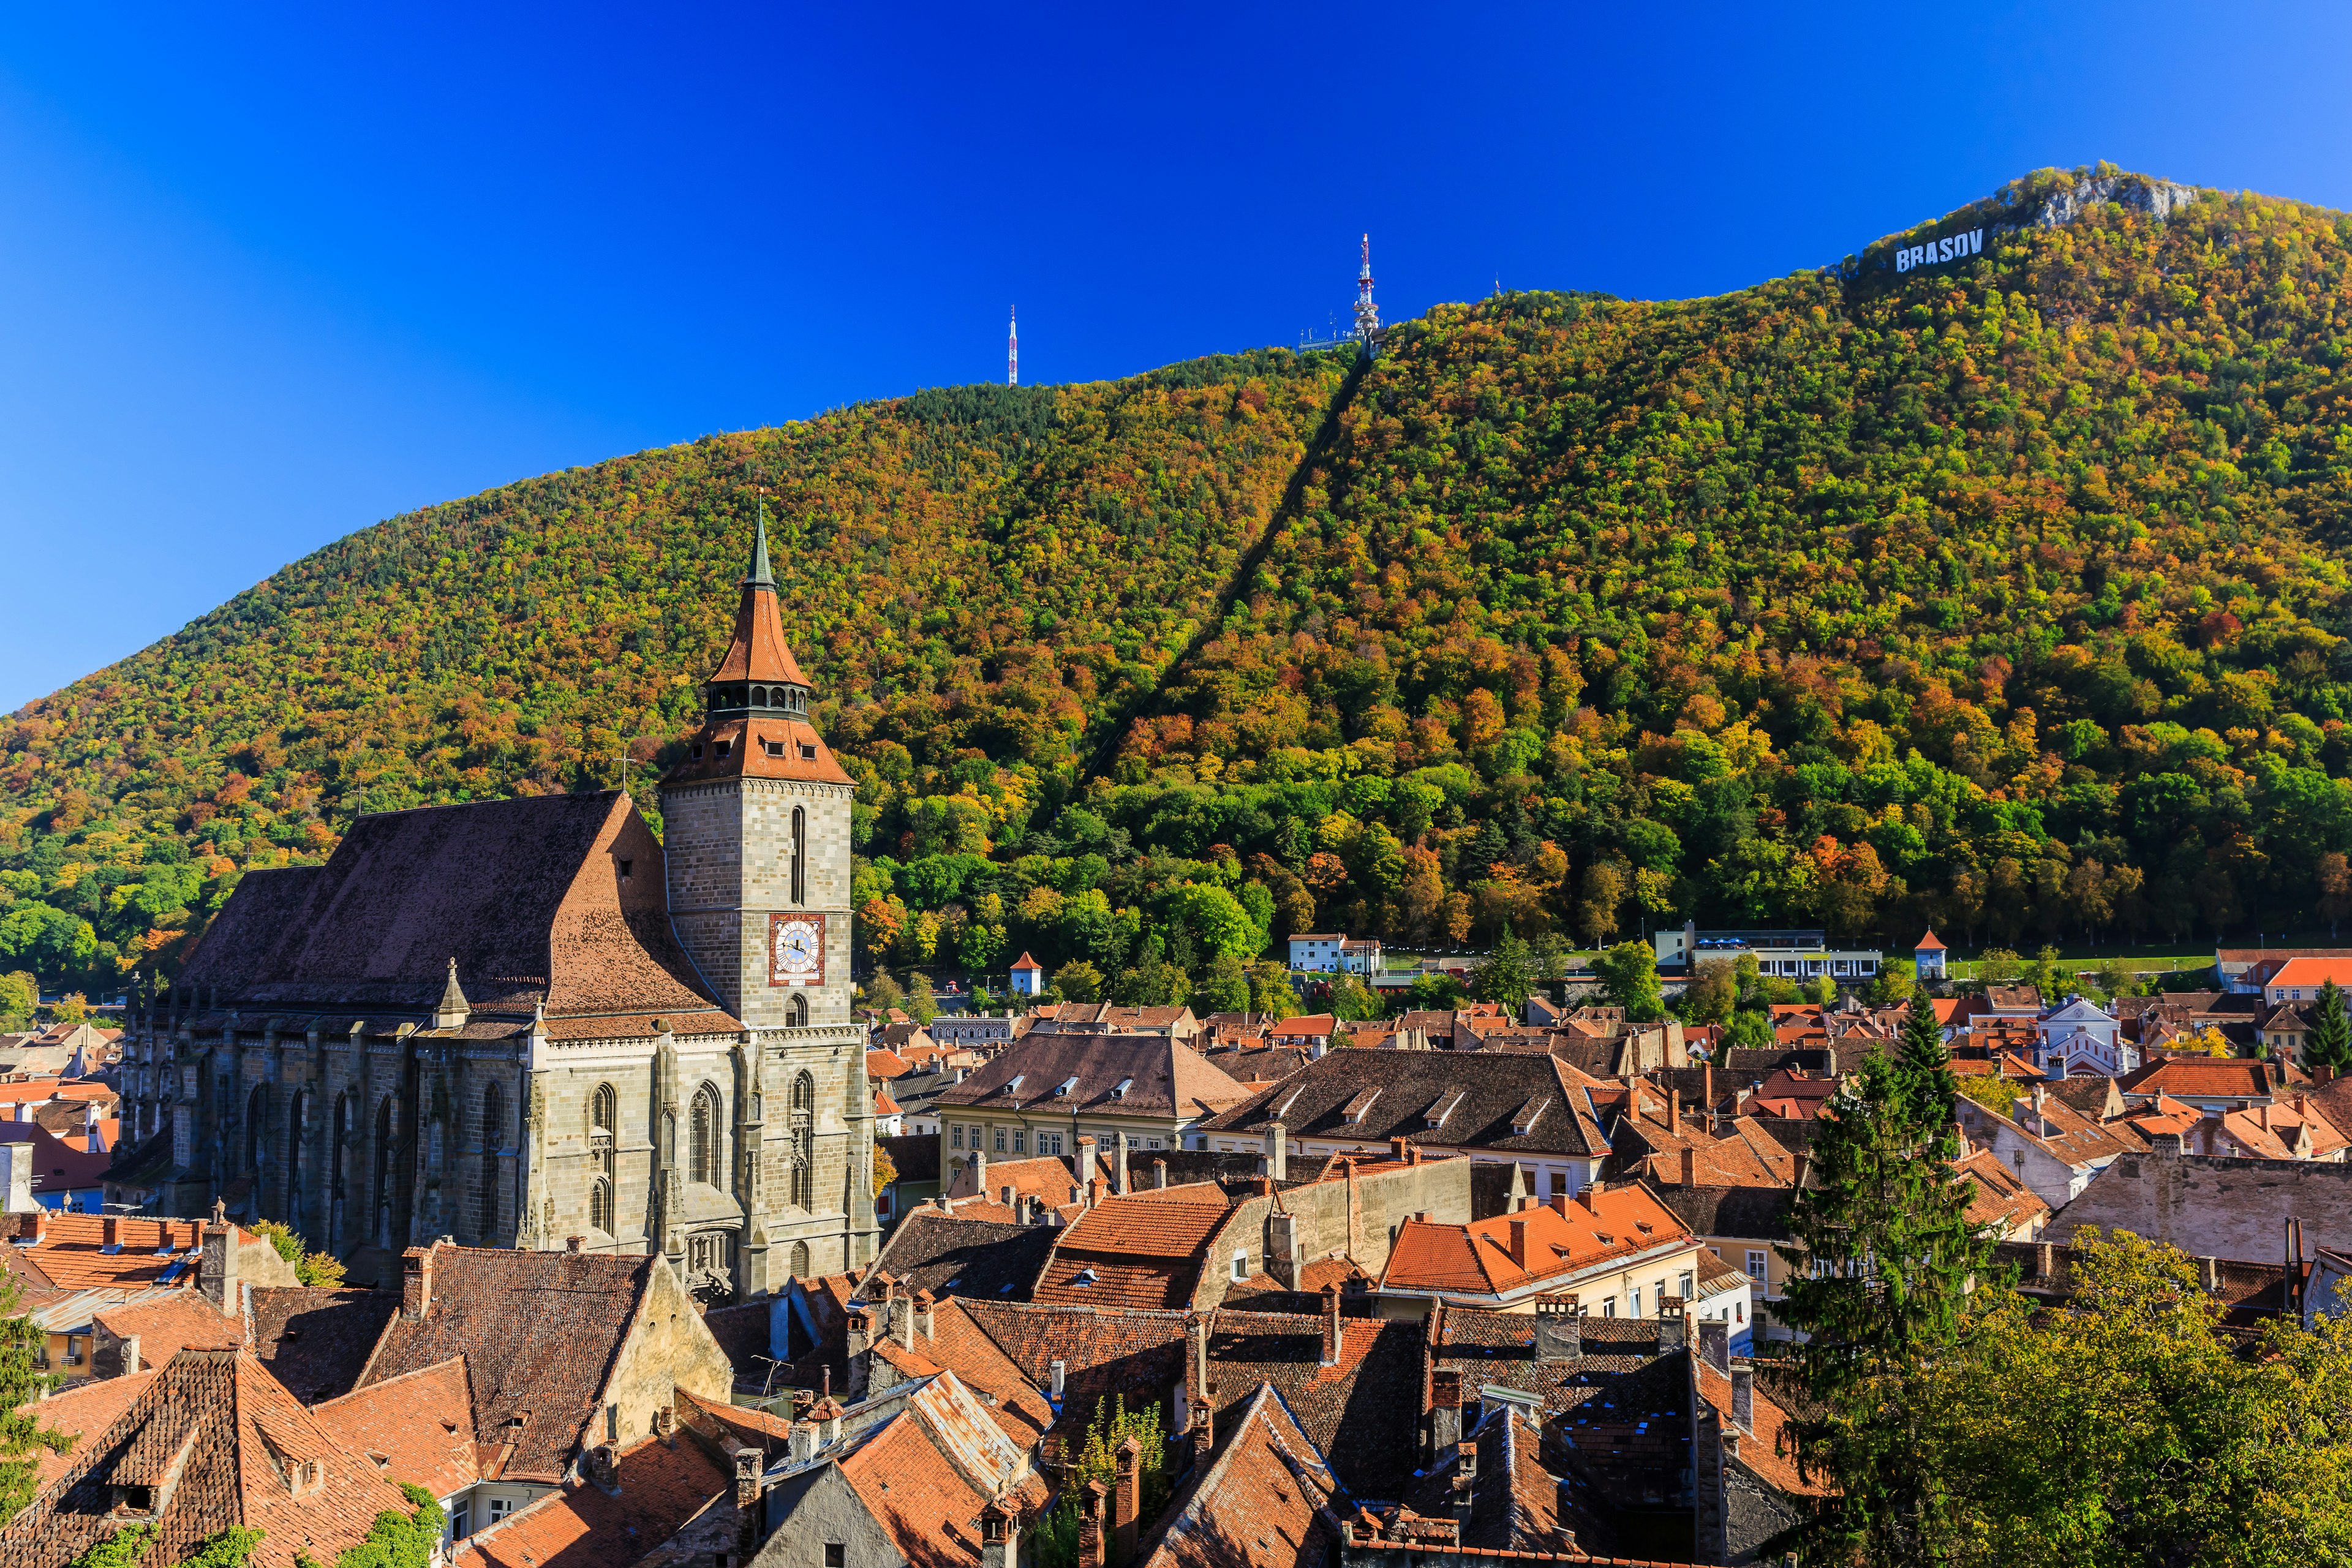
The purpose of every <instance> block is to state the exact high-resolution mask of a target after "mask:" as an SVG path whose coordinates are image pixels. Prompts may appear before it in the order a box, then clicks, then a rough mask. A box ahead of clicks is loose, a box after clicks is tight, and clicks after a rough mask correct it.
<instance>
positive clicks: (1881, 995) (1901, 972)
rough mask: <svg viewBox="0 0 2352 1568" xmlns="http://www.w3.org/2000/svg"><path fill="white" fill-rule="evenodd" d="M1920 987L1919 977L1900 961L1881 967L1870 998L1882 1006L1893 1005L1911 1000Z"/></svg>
mask: <svg viewBox="0 0 2352 1568" xmlns="http://www.w3.org/2000/svg"><path fill="white" fill-rule="evenodd" d="M1918 989H1919V982H1918V979H1917V977H1916V975H1914V974H1913V973H1911V971H1909V970H1908V969H1906V968H1904V967H1903V966H1902V965H1901V964H1899V963H1889V964H1885V965H1884V966H1882V967H1881V968H1880V970H1879V972H1878V979H1877V981H1876V983H1874V984H1873V985H1872V986H1871V993H1870V999H1871V1001H1872V1002H1874V1003H1875V1004H1876V1005H1879V1006H1881V1007H1892V1006H1894V1005H1895V1004H1896V1003H1898V1002H1908V1001H1909V1000H1911V997H1912V994H1913V993H1915V992H1916V991H1917V990H1918Z"/></svg>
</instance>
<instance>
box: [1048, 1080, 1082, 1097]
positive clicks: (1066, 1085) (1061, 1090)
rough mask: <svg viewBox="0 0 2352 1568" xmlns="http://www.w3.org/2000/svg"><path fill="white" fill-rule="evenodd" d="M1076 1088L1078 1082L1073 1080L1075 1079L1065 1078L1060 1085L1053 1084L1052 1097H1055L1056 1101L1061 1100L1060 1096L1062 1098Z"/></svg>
mask: <svg viewBox="0 0 2352 1568" xmlns="http://www.w3.org/2000/svg"><path fill="white" fill-rule="evenodd" d="M1077 1087H1078V1080H1077V1079H1075V1078H1066V1079H1063V1080H1062V1081H1061V1082H1060V1083H1057V1084H1055V1086H1054V1095H1055V1099H1057V1100H1058V1099H1059V1098H1061V1097H1062V1096H1064V1095H1066V1094H1067V1093H1069V1092H1070V1090H1072V1089H1076V1088H1077Z"/></svg>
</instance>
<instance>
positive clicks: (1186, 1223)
mask: <svg viewBox="0 0 2352 1568" xmlns="http://www.w3.org/2000/svg"><path fill="white" fill-rule="evenodd" d="M1231 1212H1232V1211H1231V1210H1230V1209H1228V1208H1227V1207H1226V1206H1225V1205H1224V1204H1223V1203H1222V1202H1219V1203H1215V1204H1204V1203H1183V1202H1177V1201H1171V1199H1169V1198H1168V1197H1166V1196H1165V1195H1162V1196H1160V1197H1158V1198H1147V1197H1142V1196H1139V1195H1137V1196H1129V1197H1109V1198H1106V1199H1104V1200H1103V1201H1102V1202H1101V1203H1099V1204H1097V1205H1095V1206H1094V1207H1093V1208H1091V1209H1088V1210H1087V1211H1086V1212H1085V1213H1084V1214H1082V1215H1079V1217H1078V1220H1077V1223H1076V1224H1075V1225H1073V1226H1070V1227H1069V1228H1068V1230H1067V1231H1066V1232H1065V1233H1064V1234H1063V1236H1062V1237H1061V1239H1060V1240H1059V1241H1058V1242H1056V1243H1055V1247H1054V1256H1053V1258H1052V1259H1051V1260H1050V1261H1049V1262H1047V1264H1046V1265H1045V1274H1044V1276H1043V1277H1042V1278H1041V1279H1039V1280H1038V1282H1037V1289H1036V1298H1035V1299H1036V1300H1040V1301H1059V1302H1064V1303H1066V1304H1069V1305H1091V1306H1102V1307H1143V1308H1169V1309H1172V1308H1177V1307H1181V1306H1183V1305H1185V1304H1186V1303H1187V1302H1188V1301H1189V1300H1191V1299H1192V1286H1193V1284H1194V1283H1195V1282H1196V1281H1197V1280H1198V1279H1199V1277H1200V1271H1201V1267H1202V1256H1203V1255H1202V1248H1203V1247H1205V1246H1206V1245H1207V1244H1208V1240H1209V1237H1211V1236H1212V1235H1213V1234H1214V1233H1215V1232H1216V1229H1217V1227H1218V1226H1221V1225H1223V1223H1224V1221H1225V1218H1226V1216H1227V1215H1228V1214H1230V1213H1231Z"/></svg>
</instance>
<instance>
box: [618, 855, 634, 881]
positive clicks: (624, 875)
mask: <svg viewBox="0 0 2352 1568" xmlns="http://www.w3.org/2000/svg"><path fill="white" fill-rule="evenodd" d="M635 864H636V862H635V861H634V860H624V861H622V862H621V880H622V881H624V882H625V881H627V880H628V879H629V868H630V867H632V866H634V865H635Z"/></svg>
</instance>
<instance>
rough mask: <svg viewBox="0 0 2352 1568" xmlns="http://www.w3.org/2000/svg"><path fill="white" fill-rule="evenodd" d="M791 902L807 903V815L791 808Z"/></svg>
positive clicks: (797, 808) (798, 808) (798, 809)
mask: <svg viewBox="0 0 2352 1568" xmlns="http://www.w3.org/2000/svg"><path fill="white" fill-rule="evenodd" d="M793 902H794V903H796V904H804V903H807V902H808V813H807V812H805V811H803V810H802V809H801V808H800V807H799V806H797V805H796V806H794V807H793Z"/></svg>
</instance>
